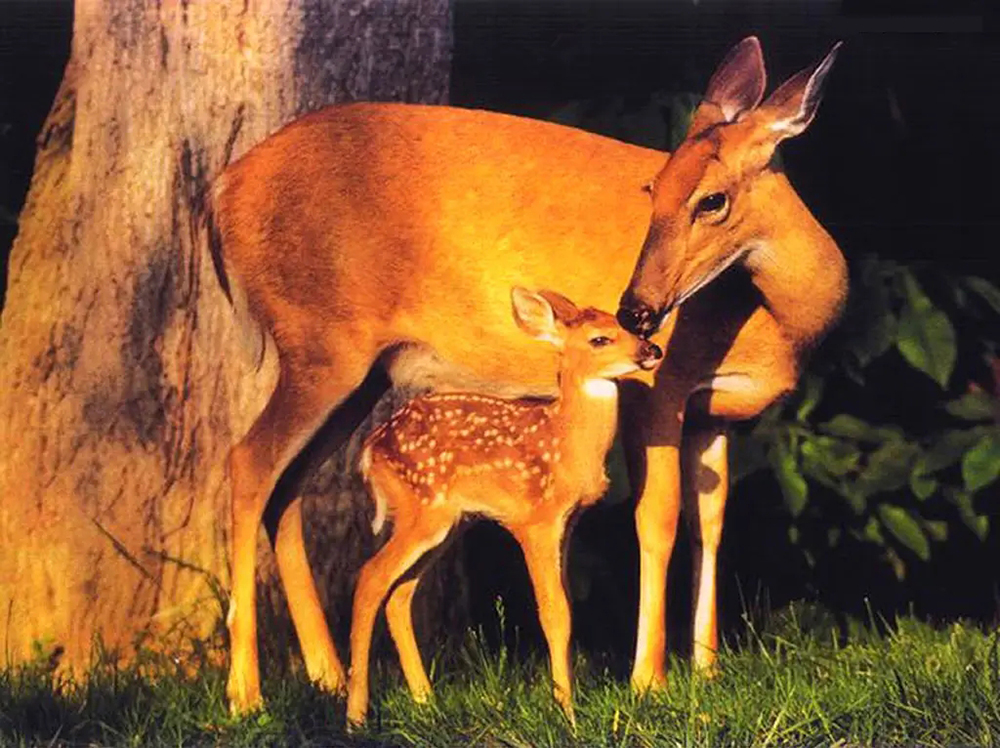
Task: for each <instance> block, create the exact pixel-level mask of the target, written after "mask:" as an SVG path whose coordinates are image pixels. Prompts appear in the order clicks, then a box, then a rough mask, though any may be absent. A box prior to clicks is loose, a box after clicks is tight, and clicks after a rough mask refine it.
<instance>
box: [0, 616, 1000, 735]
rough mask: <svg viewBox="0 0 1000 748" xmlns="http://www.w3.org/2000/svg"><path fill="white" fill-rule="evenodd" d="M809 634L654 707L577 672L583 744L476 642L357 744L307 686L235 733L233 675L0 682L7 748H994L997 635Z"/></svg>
mask: <svg viewBox="0 0 1000 748" xmlns="http://www.w3.org/2000/svg"><path fill="white" fill-rule="evenodd" d="M809 620H810V613H809V609H807V608H803V607H802V606H798V607H792V608H790V609H788V610H786V611H783V612H782V613H781V614H779V615H775V616H772V617H771V620H770V621H769V622H768V623H767V624H766V626H765V628H764V630H757V629H756V628H755V627H754V626H753V625H752V624H750V623H748V624H747V628H746V630H745V633H744V634H743V635H741V636H740V638H739V641H736V642H733V643H732V644H731V646H729V647H727V648H726V649H725V650H724V651H723V652H722V653H721V656H720V663H721V674H720V675H719V676H718V677H717V678H715V679H712V680H706V679H704V678H701V677H698V676H693V675H692V674H691V672H690V670H689V668H688V666H687V664H686V663H685V662H684V661H683V660H679V659H673V660H672V661H671V663H670V664H671V668H670V677H669V687H668V688H667V690H666V691H665V692H663V693H656V694H650V695H647V696H644V697H637V696H635V695H633V694H632V693H631V691H630V690H629V688H628V684H627V683H626V682H624V681H623V680H622V679H620V678H615V677H612V676H611V675H609V672H608V670H607V669H606V668H602V667H601V666H599V665H597V664H596V663H594V662H588V661H586V660H585V659H584V658H582V657H578V658H577V662H576V675H577V681H576V689H577V690H576V704H577V722H578V727H577V732H576V734H575V735H574V734H573V733H572V732H571V730H570V728H569V726H568V725H567V723H566V722H565V720H564V719H563V717H562V714H561V712H560V711H559V710H558V708H557V707H556V706H555V704H554V702H553V700H552V698H551V692H550V687H549V685H548V682H547V670H546V667H545V663H544V662H542V661H540V658H539V659H538V660H535V661H528V662H523V661H517V660H515V659H514V658H513V657H511V656H510V655H509V654H508V653H507V652H506V651H503V650H502V651H500V652H498V653H497V652H490V651H488V648H487V647H486V646H485V645H484V644H483V643H482V638H481V637H480V636H477V635H470V637H469V639H468V641H467V643H466V645H465V646H464V648H463V649H462V652H461V653H460V655H459V656H458V658H457V660H456V661H454V662H451V663H450V664H449V665H448V667H438V663H436V662H435V663H434V669H437V670H439V671H441V670H443V671H444V672H437V673H432V680H434V683H435V699H434V701H433V702H432V703H431V704H430V705H427V706H424V707H420V706H417V705H415V704H413V702H412V701H410V699H409V696H408V694H407V692H406V689H405V686H404V685H403V683H402V679H401V677H400V676H399V674H398V671H397V669H396V667H395V663H391V662H390V663H382V664H379V665H378V666H377V667H376V668H374V669H373V670H374V675H373V689H372V705H371V710H370V712H369V727H368V731H367V732H365V733H364V734H362V735H359V736H354V738H353V739H348V738H347V736H345V734H344V731H343V726H344V705H343V700H342V699H333V698H328V697H326V696H325V695H323V694H321V693H319V692H317V691H316V690H315V689H314V688H313V687H312V686H311V685H310V684H308V683H307V682H306V681H305V680H304V679H303V678H302V677H301V676H293V675H288V676H285V677H281V676H279V675H271V676H267V677H265V681H264V695H265V699H266V701H267V704H268V707H267V711H266V712H264V713H261V714H258V715H255V716H252V717H248V718H245V719H241V720H233V719H230V718H229V717H228V716H227V712H226V705H225V698H224V692H225V672H224V671H223V670H222V669H220V668H218V667H213V666H205V667H203V668H201V669H200V670H199V671H198V672H197V673H196V674H195V675H189V676H185V675H182V674H180V672H179V671H178V672H177V673H176V674H174V675H172V676H169V677H164V676H160V677H155V678H154V677H152V676H149V675H144V672H145V671H146V669H147V668H146V666H147V665H148V664H150V663H142V662H140V663H139V664H137V665H133V666H131V667H129V668H127V669H117V668H114V667H110V666H96V667H95V668H94V669H93V670H92V672H91V674H90V677H89V679H88V680H87V681H86V682H85V683H81V684H77V683H72V682H68V681H60V680H59V679H57V678H56V677H55V676H53V675H52V673H51V671H50V670H49V669H47V668H46V667H44V666H42V665H40V664H39V665H30V666H26V667H23V668H19V669H7V670H5V671H2V672H0V745H31V746H35V745H88V746H89V745H101V746H103V745H114V746H118V745H122V746H124V745H143V746H146V745H177V746H181V745H193V746H202V745H225V746H258V745H307V746H332V745H359V746H376V745H392V746H396V745H406V746H411V745H412V746H452V745H462V746H466V745H468V746H471V745H486V746H563V745H587V746H682V745H683V746H688V745H693V746H701V745H706V746H708V745H755V746H768V745H795V746H809V745H824V746H829V745H839V746H848V745H850V746H854V745H878V746H886V745H922V746H938V745H941V746H953V745H985V746H1000V651H998V650H1000V636H998V632H995V631H994V632H991V633H987V632H984V631H983V630H981V629H979V628H977V627H975V626H972V625H966V624H961V623H955V624H952V625H950V626H947V627H940V628H935V627H931V626H929V625H926V624H923V623H920V622H918V621H916V620H914V619H912V618H903V619H899V620H897V621H896V622H895V624H894V625H892V626H890V627H889V632H888V633H887V634H884V635H880V634H877V633H874V632H873V631H872V630H871V629H865V628H862V627H853V628H852V631H851V632H850V634H849V635H848V636H847V641H846V643H845V642H841V641H838V636H837V635H836V633H835V630H834V629H833V628H831V627H830V626H826V625H815V623H814V622H812V623H810V622H809ZM150 657H153V656H152V655H150ZM167 663H168V664H169V661H167ZM155 664H157V665H158V666H159V667H160V668H161V669H162V667H163V662H158V663H155Z"/></svg>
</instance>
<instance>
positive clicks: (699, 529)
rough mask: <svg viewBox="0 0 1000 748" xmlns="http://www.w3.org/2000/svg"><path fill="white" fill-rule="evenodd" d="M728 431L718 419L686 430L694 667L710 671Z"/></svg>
mask: <svg viewBox="0 0 1000 748" xmlns="http://www.w3.org/2000/svg"><path fill="white" fill-rule="evenodd" d="M726 447H727V437H726V431H725V427H724V426H723V424H722V423H721V422H714V423H705V424H698V425H697V426H694V427H692V428H690V429H689V430H688V432H687V433H686V434H685V438H684V442H683V446H682V454H681V464H682V468H683V471H684V514H685V516H686V517H687V520H688V526H689V527H690V529H691V541H692V542H691V548H692V552H693V554H694V599H695V612H694V634H693V638H692V657H693V659H694V666H695V668H696V669H698V670H700V671H702V672H704V673H711V672H712V671H713V668H714V666H715V658H716V653H717V651H718V648H719V634H718V629H719V626H718V615H717V604H718V603H717V593H716V577H717V562H718V551H719V542H720V541H721V539H722V524H723V520H724V518H725V509H726V497H727V496H728V493H729V475H728V472H729V470H728V468H729V466H728V462H727V449H726Z"/></svg>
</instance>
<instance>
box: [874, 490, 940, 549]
mask: <svg viewBox="0 0 1000 748" xmlns="http://www.w3.org/2000/svg"><path fill="white" fill-rule="evenodd" d="M878 516H879V519H881V520H882V524H883V525H884V526H885V528H886V529H887V530H888V531H889V532H890V533H892V535H893V537H895V538H896V540H898V541H899V542H900V543H902V544H903V545H905V546H906V547H907V548H909V549H910V550H911V551H913V552H914V553H915V554H916V555H917V557H918V558H919V559H920V560H921V561H927V560H928V559H929V558H930V557H931V547H930V543H929V542H928V541H927V536H926V535H925V534H924V531H923V529H921V527H920V523H919V522H917V520H915V519H914V518H913V517H912V516H911V515H910V513H909V512H908V511H906V510H905V509H903V508H902V507H899V506H895V505H893V504H880V505H879V507H878Z"/></svg>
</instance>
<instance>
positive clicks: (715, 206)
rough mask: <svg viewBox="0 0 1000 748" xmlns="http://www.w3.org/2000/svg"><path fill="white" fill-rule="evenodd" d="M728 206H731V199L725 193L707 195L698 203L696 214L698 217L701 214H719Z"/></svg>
mask: <svg viewBox="0 0 1000 748" xmlns="http://www.w3.org/2000/svg"><path fill="white" fill-rule="evenodd" d="M727 205H729V197H728V196H727V195H726V193H725V192H713V193H712V194H711V195H705V197H703V198H702V199H701V200H699V201H698V205H697V206H696V207H695V209H694V212H695V214H696V215H697V214H700V213H718V212H719V211H721V210H724V209H725V208H726V206H727Z"/></svg>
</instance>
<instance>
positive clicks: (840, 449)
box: [799, 435, 861, 492]
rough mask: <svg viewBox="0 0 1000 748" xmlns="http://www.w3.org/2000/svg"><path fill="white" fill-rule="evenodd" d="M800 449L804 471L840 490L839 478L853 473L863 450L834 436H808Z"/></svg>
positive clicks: (811, 476)
mask: <svg viewBox="0 0 1000 748" xmlns="http://www.w3.org/2000/svg"><path fill="white" fill-rule="evenodd" d="M799 451H800V452H801V454H802V472H803V473H805V474H806V475H808V476H809V477H810V478H815V479H816V480H818V481H820V482H822V483H823V484H824V485H827V486H829V487H830V488H833V489H835V490H837V491H838V492H839V491H840V482H839V481H838V480H837V479H839V478H843V477H844V476H846V475H848V474H849V473H852V472H853V471H854V470H856V469H857V467H858V463H859V462H860V461H861V450H859V449H858V448H857V446H856V445H855V444H853V443H852V442H849V441H845V440H843V439H837V438H835V437H832V436H821V435H815V436H813V435H810V436H807V437H805V438H804V439H803V440H802V444H801V445H800V447H799Z"/></svg>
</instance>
